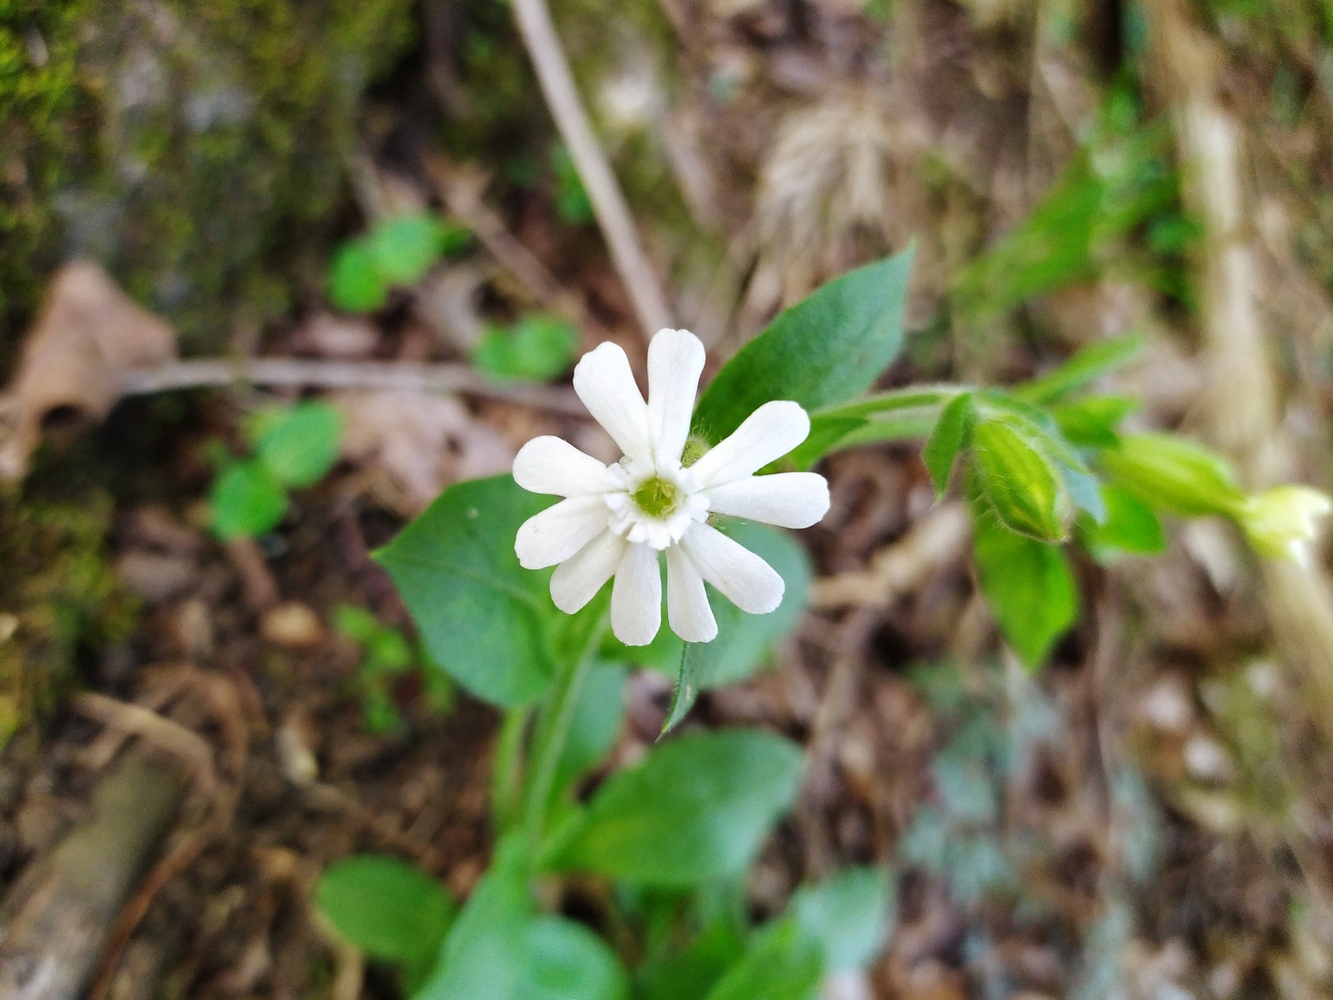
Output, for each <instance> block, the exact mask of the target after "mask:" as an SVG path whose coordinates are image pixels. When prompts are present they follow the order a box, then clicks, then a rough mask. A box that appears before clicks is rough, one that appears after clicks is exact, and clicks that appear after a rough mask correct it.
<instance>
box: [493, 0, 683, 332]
mask: <svg viewBox="0 0 1333 1000" xmlns="http://www.w3.org/2000/svg"><path fill="white" fill-rule="evenodd" d="M514 16H515V18H516V19H517V21H518V29H519V33H520V34H521V35H522V36H523V44H524V45H526V46H527V49H528V55H530V56H531V57H532V64H533V66H534V67H535V68H536V70H537V79H538V81H539V82H540V83H541V88H542V93H544V94H545V95H546V103H547V105H548V106H549V107H550V109H551V115H552V116H553V117H554V118H555V124H556V127H557V128H558V129H559V130H560V135H561V138H563V139H564V140H565V145H566V146H567V147H568V148H569V156H570V159H572V160H573V161H574V168H575V169H576V170H578V172H579V178H580V179H581V180H582V181H583V187H584V189H585V190H586V191H587V192H588V200H589V201H591V202H592V210H593V214H595V215H596V216H597V224H598V225H599V226H600V227H601V229H602V235H603V236H604V237H606V242H607V245H608V246H609V247H610V250H611V260H612V261H613V262H614V264H615V266H616V270H617V271H619V272H620V277H621V280H622V281H624V282H625V288H626V290H627V291H628V292H629V296H630V300H631V301H632V302H633V304H634V312H635V314H636V315H637V316H638V318H639V324H640V326H642V327H643V332H644V335H645V336H649V337H651V336H652V335H653V334H654V333H656V332H657V331H658V330H660V329H662V328H663V327H669V326H671V310H670V308H669V307H668V306H667V301H666V295H665V294H663V292H662V286H661V283H660V282H659V281H658V278H657V272H656V271H654V270H653V267H652V264H650V263H649V262H648V258H647V256H646V255H645V254H644V252H643V247H642V245H641V244H640V243H639V234H638V231H637V230H636V229H635V227H634V219H633V218H632V217H631V216H630V213H629V206H628V205H627V204H626V203H625V196H624V195H623V194H621V191H620V185H619V184H618V183H617V181H616V177H615V174H613V173H612V172H611V167H610V164H608V163H607V162H606V157H605V156H604V155H603V154H602V148H601V146H600V145H598V143H597V137H596V136H595V135H593V131H592V123H591V122H590V121H589V120H588V113H587V111H585V110H584V108H583V103H582V101H581V100H580V99H579V93H578V88H577V87H576V86H575V85H574V74H573V73H571V72H570V69H569V61H568V60H567V59H566V58H565V53H564V50H563V49H562V48H561V47H560V39H559V38H558V37H557V35H556V33H555V25H553V24H552V23H551V12H550V11H549V10H548V9H547V6H546V0H514Z"/></svg>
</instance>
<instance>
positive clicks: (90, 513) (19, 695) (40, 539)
mask: <svg viewBox="0 0 1333 1000" xmlns="http://www.w3.org/2000/svg"><path fill="white" fill-rule="evenodd" d="M111 517H112V504H111V500H110V497H109V496H108V495H107V494H106V493H104V492H101V491H93V492H90V493H88V494H87V495H86V496H83V497H80V498H77V499H75V498H72V497H60V498H52V497H48V496H44V495H41V494H38V493H34V492H32V491H28V492H24V493H20V492H19V491H16V490H8V491H5V492H0V524H3V525H4V528H5V530H4V531H2V532H0V566H4V567H5V572H4V574H3V575H0V747H3V746H4V744H5V743H6V742H7V741H8V740H9V738H10V737H11V736H12V735H13V733H14V731H15V730H16V729H18V728H19V727H20V726H22V725H23V724H25V723H27V722H30V721H32V720H34V719H36V718H39V717H40V716H42V715H43V714H45V713H46V712H49V711H50V710H51V708H52V707H53V706H54V704H55V701H56V699H57V698H58V697H59V695H60V694H61V692H62V691H64V690H67V689H68V688H69V686H70V685H71V684H72V683H73V681H74V680H75V677H76V671H75V663H76V657H77V654H78V653H79V651H80V650H81V649H90V648H98V649H105V648H107V647H114V646H116V645H118V644H120V643H123V642H125V641H126V640H127V639H128V638H129V636H130V633H131V631H132V630H133V627H134V623H135V620H136V617H137V614H136V604H135V602H134V601H133V600H132V599H131V598H130V597H128V596H127V595H126V594H125V593H124V591H123V590H122V589H121V587H120V585H119V583H118V582H117V580H116V576H115V574H114V572H113V571H112V568H111V564H110V560H109V554H108V550H107V546H106V536H107V531H108V530H109V528H110V525H111Z"/></svg>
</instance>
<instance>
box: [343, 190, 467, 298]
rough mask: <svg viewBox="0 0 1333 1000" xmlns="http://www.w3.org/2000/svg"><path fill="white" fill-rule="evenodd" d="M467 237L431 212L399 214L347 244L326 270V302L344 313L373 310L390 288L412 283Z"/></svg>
mask: <svg viewBox="0 0 1333 1000" xmlns="http://www.w3.org/2000/svg"><path fill="white" fill-rule="evenodd" d="M470 237H471V233H469V232H468V230H467V229H466V228H464V227H462V226H460V225H458V224H456V223H453V222H450V221H448V220H447V219H442V218H440V217H439V216H438V215H436V214H434V213H433V212H418V213H415V214H412V215H401V216H398V217H396V218H392V219H386V220H384V221H383V222H379V223H377V224H376V225H375V226H374V228H372V229H371V230H370V232H368V233H366V234H364V235H363V236H359V237H357V238H356V239H352V240H348V241H347V242H346V243H344V244H343V245H342V246H340V247H339V248H338V250H337V252H336V253H334V255H333V262H332V264H331V265H330V266H329V298H330V300H331V301H332V302H333V304H334V305H335V306H337V307H338V308H339V309H344V310H346V311H347V312H371V311H373V310H375V309H380V308H383V306H384V305H385V303H387V302H388V301H389V290H390V289H392V288H401V287H405V286H407V285H412V284H415V283H416V282H418V281H420V280H421V278H422V277H423V276H424V275H425V273H426V272H427V271H429V270H430V269H431V267H433V266H434V264H435V262H436V261H438V260H439V259H440V258H441V257H447V256H449V255H451V254H455V253H457V252H458V251H459V250H461V249H463V247H464V246H466V245H467V242H468V239H469V238H470Z"/></svg>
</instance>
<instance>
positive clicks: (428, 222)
mask: <svg viewBox="0 0 1333 1000" xmlns="http://www.w3.org/2000/svg"><path fill="white" fill-rule="evenodd" d="M443 235H444V227H443V225H442V224H441V222H440V220H439V218H438V217H437V216H436V215H435V214H434V213H432V212H420V213H417V214H414V215H403V216H399V217H398V218H396V219H389V220H386V221H385V222H382V223H380V224H379V225H377V226H376V227H375V228H374V229H373V230H372V231H371V233H370V236H369V239H368V247H369V250H370V254H371V257H372V258H373V259H374V262H375V270H376V272H377V273H378V274H379V276H380V278H381V279H382V280H383V281H384V282H386V283H388V284H390V285H412V284H415V283H416V282H417V281H419V280H420V279H421V277H422V276H423V275H424V274H425V273H426V272H427V271H429V270H430V268H431V265H432V264H434V263H435V262H436V261H437V260H439V259H440V249H441V246H442V245H443Z"/></svg>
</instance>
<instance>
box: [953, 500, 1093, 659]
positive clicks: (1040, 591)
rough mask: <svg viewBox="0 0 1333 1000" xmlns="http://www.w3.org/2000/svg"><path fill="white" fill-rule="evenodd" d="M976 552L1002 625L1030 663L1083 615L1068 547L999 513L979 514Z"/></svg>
mask: <svg viewBox="0 0 1333 1000" xmlns="http://www.w3.org/2000/svg"><path fill="white" fill-rule="evenodd" d="M975 522H976V523H975V540H974V542H973V555H974V556H975V558H976V561H977V571H978V574H979V575H980V577H981V591H982V593H983V594H985V595H986V603H987V604H988V605H990V609H991V612H992V613H993V614H994V615H995V620H996V621H997V622H999V625H1000V631H1001V632H1003V633H1004V637H1005V640H1006V641H1007V642H1008V643H1009V645H1010V646H1011V647H1013V650H1014V652H1015V653H1017V654H1018V656H1019V658H1020V659H1022V661H1023V662H1024V663H1025V664H1027V666H1028V668H1029V669H1035V668H1036V667H1038V666H1040V665H1041V662H1042V661H1043V660H1044V659H1045V658H1046V654H1047V653H1049V652H1050V650H1051V646H1052V645H1054V643H1055V640H1056V639H1058V638H1059V637H1060V636H1061V635H1063V634H1064V633H1065V632H1066V631H1067V630H1068V629H1069V627H1070V626H1071V625H1073V624H1074V620H1075V619H1076V618H1077V617H1078V590H1077V588H1076V587H1075V586H1074V575H1073V573H1072V572H1071V571H1070V569H1069V564H1068V563H1067V562H1066V561H1065V556H1064V553H1063V552H1061V551H1060V549H1059V548H1057V547H1056V546H1054V545H1047V544H1046V543H1045V542H1039V541H1037V540H1036V539H1035V538H1028V537H1027V536H1025V535H1019V534H1015V533H1014V532H1012V531H1010V530H1009V529H1008V528H1006V527H1004V525H1002V524H999V523H997V521H996V520H995V518H993V517H990V516H984V515H983V516H982V517H978V518H976V519H975Z"/></svg>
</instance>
